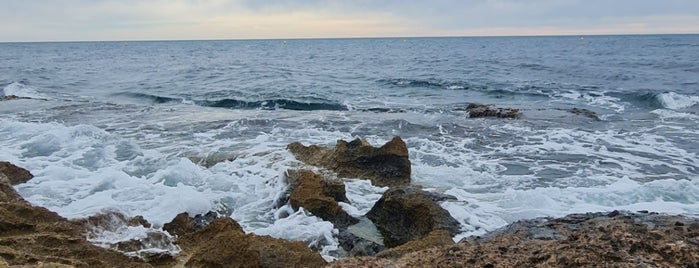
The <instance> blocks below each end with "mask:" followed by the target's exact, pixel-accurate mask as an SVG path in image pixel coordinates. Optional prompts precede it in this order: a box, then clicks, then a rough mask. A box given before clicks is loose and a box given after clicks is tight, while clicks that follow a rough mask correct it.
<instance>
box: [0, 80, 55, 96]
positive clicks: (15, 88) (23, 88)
mask: <svg viewBox="0 0 699 268" xmlns="http://www.w3.org/2000/svg"><path fill="white" fill-rule="evenodd" d="M2 96H17V97H24V98H33V99H45V98H46V96H44V95H42V94H40V93H39V92H38V91H37V90H36V88H34V87H32V86H29V85H27V84H25V83H22V82H13V83H11V84H9V85H7V86H5V87H4V88H3V89H2Z"/></svg>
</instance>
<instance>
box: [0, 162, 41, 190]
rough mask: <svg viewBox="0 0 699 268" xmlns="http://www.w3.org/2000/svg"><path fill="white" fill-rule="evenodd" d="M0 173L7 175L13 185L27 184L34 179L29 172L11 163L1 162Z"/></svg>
mask: <svg viewBox="0 0 699 268" xmlns="http://www.w3.org/2000/svg"><path fill="white" fill-rule="evenodd" d="M0 173H2V174H5V176H6V177H7V178H8V179H9V180H10V184H11V185H17V184H20V183H25V182H27V181H29V180H31V179H32V178H33V177H34V175H32V173H30V172H29V171H28V170H26V169H23V168H20V167H18V166H15V165H13V164H11V163H10V162H0Z"/></svg>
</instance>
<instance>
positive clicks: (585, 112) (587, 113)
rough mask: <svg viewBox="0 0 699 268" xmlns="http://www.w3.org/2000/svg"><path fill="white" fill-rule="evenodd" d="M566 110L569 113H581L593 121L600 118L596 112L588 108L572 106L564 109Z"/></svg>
mask: <svg viewBox="0 0 699 268" xmlns="http://www.w3.org/2000/svg"><path fill="white" fill-rule="evenodd" d="M566 112H569V113H571V114H576V115H581V116H584V117H587V118H590V119H592V120H594V121H600V118H599V117H598V116H597V113H595V112H593V111H590V110H588V109H578V108H572V109H568V110H566Z"/></svg>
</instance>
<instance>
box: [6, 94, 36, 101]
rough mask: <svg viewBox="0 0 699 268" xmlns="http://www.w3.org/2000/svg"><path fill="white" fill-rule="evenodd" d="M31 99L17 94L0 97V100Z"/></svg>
mask: <svg viewBox="0 0 699 268" xmlns="http://www.w3.org/2000/svg"><path fill="white" fill-rule="evenodd" d="M28 99H31V98H29V97H20V96H17V95H4V96H2V98H0V101H11V100H28Z"/></svg>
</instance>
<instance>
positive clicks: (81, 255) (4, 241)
mask: <svg viewBox="0 0 699 268" xmlns="http://www.w3.org/2000/svg"><path fill="white" fill-rule="evenodd" d="M0 191H1V192H0V197H2V198H0V264H1V265H3V266H14V265H18V266H24V265H27V266H34V265H36V266H40V267H65V266H70V267H117V266H118V267H150V265H149V264H147V263H144V262H142V261H140V260H136V259H132V258H129V257H126V256H124V255H122V254H121V253H118V252H115V251H111V250H108V249H104V248H100V247H98V246H95V245H92V244H90V243H89V242H88V241H87V240H85V238H83V236H82V233H83V232H84V231H85V230H84V228H82V227H81V226H80V224H77V223H75V222H70V221H67V220H66V219H64V218H62V217H60V216H59V215H58V214H56V213H54V212H51V211H49V210H47V209H45V208H42V207H34V206H31V205H30V204H29V203H28V202H26V201H25V200H24V199H22V198H21V197H20V196H19V195H18V194H17V193H16V192H15V191H14V189H13V188H12V186H10V185H9V179H7V178H6V176H5V174H4V173H0Z"/></svg>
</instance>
